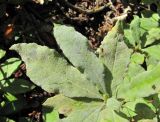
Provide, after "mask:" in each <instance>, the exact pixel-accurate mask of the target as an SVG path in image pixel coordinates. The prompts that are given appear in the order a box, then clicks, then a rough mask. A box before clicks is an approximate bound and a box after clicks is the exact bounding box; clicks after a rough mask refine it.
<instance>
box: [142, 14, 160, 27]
mask: <svg viewBox="0 0 160 122" xmlns="http://www.w3.org/2000/svg"><path fill="white" fill-rule="evenodd" d="M140 20H141V25H140V27H141V28H142V29H144V30H150V29H152V28H156V27H159V20H160V16H159V15H158V14H157V13H153V14H152V15H151V17H143V18H141V19H140Z"/></svg>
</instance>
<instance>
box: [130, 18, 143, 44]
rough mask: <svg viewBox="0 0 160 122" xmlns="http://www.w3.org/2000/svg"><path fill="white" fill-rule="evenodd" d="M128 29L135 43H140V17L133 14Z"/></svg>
mask: <svg viewBox="0 0 160 122" xmlns="http://www.w3.org/2000/svg"><path fill="white" fill-rule="evenodd" d="M130 30H131V34H132V37H133V39H134V42H135V44H136V43H137V44H140V37H141V30H140V19H139V17H138V16H134V19H133V21H132V22H131V24H130Z"/></svg>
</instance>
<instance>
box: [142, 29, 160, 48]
mask: <svg viewBox="0 0 160 122" xmlns="http://www.w3.org/2000/svg"><path fill="white" fill-rule="evenodd" d="M155 42H160V28H152V29H151V30H149V31H148V35H147V41H146V43H145V46H148V45H150V44H152V43H155Z"/></svg>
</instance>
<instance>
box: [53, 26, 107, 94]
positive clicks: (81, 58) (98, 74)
mask: <svg viewBox="0 0 160 122" xmlns="http://www.w3.org/2000/svg"><path fill="white" fill-rule="evenodd" d="M54 37H55V38H56V41H57V43H58V45H59V46H60V48H61V49H62V51H63V53H64V55H65V56H66V57H67V58H68V59H69V61H70V62H71V63H72V64H73V65H74V66H75V67H77V68H78V69H79V70H80V71H81V72H82V73H83V72H84V74H85V75H86V76H87V78H88V79H89V80H90V81H92V82H93V83H94V84H96V85H98V87H99V88H100V90H101V91H102V92H103V93H106V85H105V79H104V77H105V75H104V67H103V64H102V63H101V62H100V60H99V59H98V58H97V57H96V55H95V54H94V53H93V52H91V51H90V50H89V49H88V48H89V46H88V40H87V38H86V37H85V36H83V35H82V34H80V33H78V32H76V31H75V29H74V28H73V27H68V26H65V25H55V27H54Z"/></svg>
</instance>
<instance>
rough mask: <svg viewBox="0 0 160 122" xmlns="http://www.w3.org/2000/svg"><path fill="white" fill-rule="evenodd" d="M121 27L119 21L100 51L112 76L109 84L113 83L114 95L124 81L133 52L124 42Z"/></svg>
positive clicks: (100, 56) (101, 57)
mask: <svg viewBox="0 0 160 122" xmlns="http://www.w3.org/2000/svg"><path fill="white" fill-rule="evenodd" d="M121 26H122V23H121V22H120V21H118V22H117V23H116V25H115V26H114V27H113V29H112V30H111V31H110V32H109V33H108V34H107V36H106V37H105V38H104V40H103V42H102V44H101V46H100V48H99V49H98V52H99V58H100V59H101V60H102V62H103V63H104V64H105V66H106V67H107V68H108V69H109V71H110V72H111V74H112V75H110V77H111V78H110V80H111V81H107V82H110V83H111V90H112V92H113V93H116V87H117V86H118V85H119V84H120V83H121V82H122V81H123V78H124V75H125V73H126V71H127V66H128V64H129V61H130V55H131V50H129V49H128V47H127V46H126V44H125V43H124V41H123V30H122V27H121ZM107 76H108V75H107ZM107 78H108V77H107ZM108 79H109V78H108Z"/></svg>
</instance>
